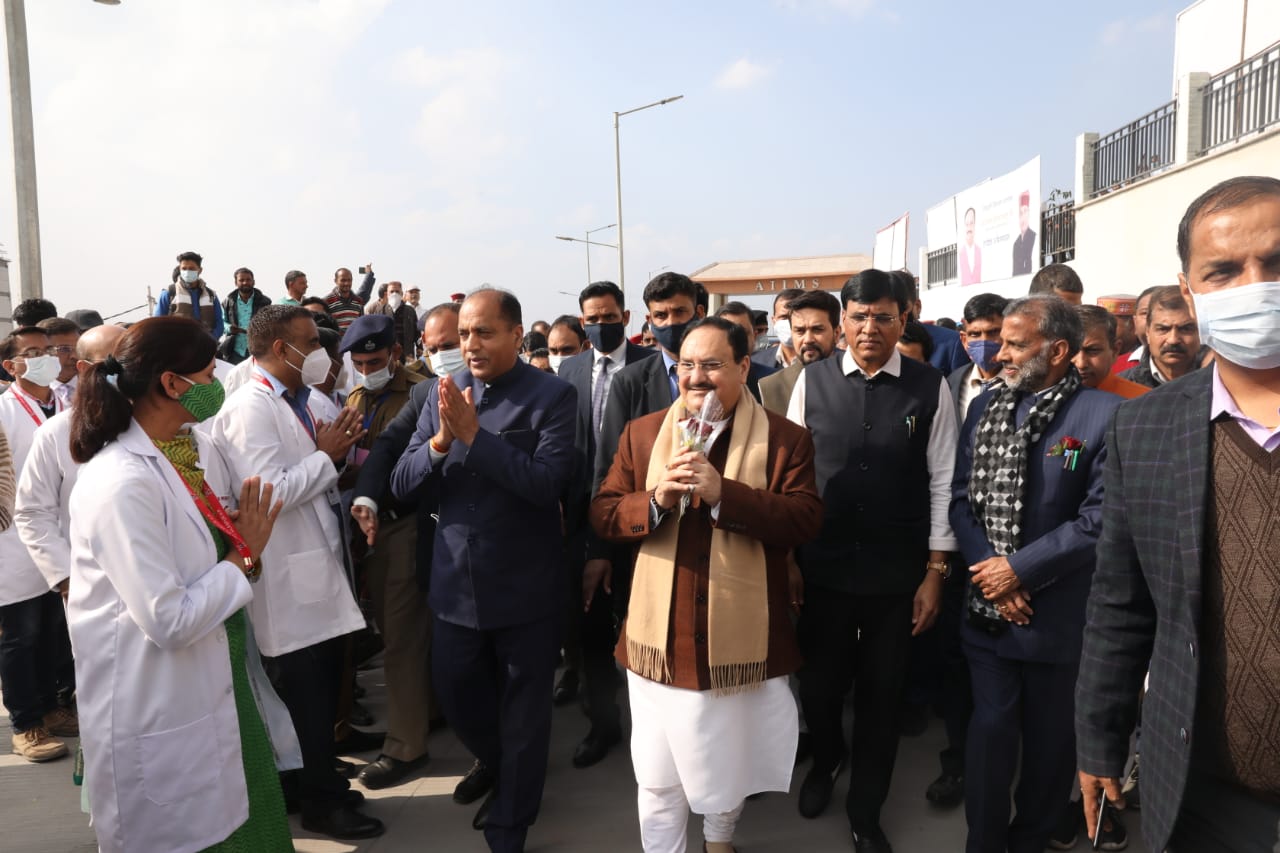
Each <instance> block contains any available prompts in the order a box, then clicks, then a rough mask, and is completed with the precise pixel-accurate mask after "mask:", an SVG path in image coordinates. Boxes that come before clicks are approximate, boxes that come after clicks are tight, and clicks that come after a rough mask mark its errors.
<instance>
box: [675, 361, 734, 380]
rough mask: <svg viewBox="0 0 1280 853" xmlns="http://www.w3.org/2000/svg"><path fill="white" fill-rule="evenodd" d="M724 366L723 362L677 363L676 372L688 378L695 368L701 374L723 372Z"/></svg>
mask: <svg viewBox="0 0 1280 853" xmlns="http://www.w3.org/2000/svg"><path fill="white" fill-rule="evenodd" d="M724 366H725V362H723V361H677V362H676V371H677V372H679V373H681V374H683V375H684V376H688V375H689V374H690V373H693V370H694V368H695V367H696V368H697V369H698V370H700V371H702V372H703V373H716V372H718V371H720V370H723V369H724Z"/></svg>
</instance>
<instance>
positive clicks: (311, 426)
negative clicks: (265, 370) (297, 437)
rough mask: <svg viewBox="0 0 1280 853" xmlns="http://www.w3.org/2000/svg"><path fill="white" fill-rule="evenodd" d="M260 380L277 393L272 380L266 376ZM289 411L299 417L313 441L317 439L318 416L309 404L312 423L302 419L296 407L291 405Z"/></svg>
mask: <svg viewBox="0 0 1280 853" xmlns="http://www.w3.org/2000/svg"><path fill="white" fill-rule="evenodd" d="M258 381H259V382H261V383H262V384H263V385H265V386H267V388H268V389H270V390H271V392H272V393H273V394H274V393H275V390H276V389H275V387H274V386H273V385H272V384H271V383H270V382H268V381H267V378H266V377H265V376H259V377H258ZM285 405H286V406H289V404H288V403H287V402H286V403H285ZM289 411H291V412H293V416H294V417H295V418H297V419H298V423H300V424H302V429H303V430H304V431H305V432H306V434H307V435H309V436H311V440H312V441H315V440H316V427H315V423H316V416H315V415H313V414H312V413H311V407H310V406H307V417H309V418H311V423H310V424H308V423H307V422H306V421H305V420H303V419H302V415H300V414H298V411H297V409H295V408H294V407H293V406H289Z"/></svg>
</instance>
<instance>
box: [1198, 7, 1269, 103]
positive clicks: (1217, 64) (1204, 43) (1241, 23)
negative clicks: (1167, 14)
mask: <svg viewBox="0 0 1280 853" xmlns="http://www.w3.org/2000/svg"><path fill="white" fill-rule="evenodd" d="M1247 8H1248V16H1247V18H1246V15H1245V10H1246V4H1245V0H1199V2H1197V3H1192V4H1191V5H1190V6H1188V7H1187V8H1185V9H1183V10H1182V11H1181V12H1179V13H1178V16H1177V24H1176V27H1175V34H1174V48H1173V94H1174V95H1177V93H1178V80H1180V79H1182V77H1184V76H1185V75H1187V74H1190V73H1192V72H1195V71H1205V72H1207V73H1209V74H1210V75H1214V74H1218V73H1219V72H1222V71H1225V70H1226V69H1228V68H1230V67H1231V66H1233V65H1237V64H1239V63H1241V62H1243V61H1244V60H1245V59H1247V58H1249V57H1250V56H1253V55H1254V54H1256V53H1260V52H1262V51H1263V50H1266V49H1267V48H1268V47H1270V46H1271V45H1273V44H1275V43H1276V42H1277V41H1280V3H1277V2H1275V0H1251V1H1250V2H1249V3H1248V4H1247Z"/></svg>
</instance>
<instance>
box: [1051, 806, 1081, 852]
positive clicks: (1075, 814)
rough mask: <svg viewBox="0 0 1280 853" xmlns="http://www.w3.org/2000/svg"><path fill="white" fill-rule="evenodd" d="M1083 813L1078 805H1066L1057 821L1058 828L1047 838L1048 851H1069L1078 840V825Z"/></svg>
mask: <svg viewBox="0 0 1280 853" xmlns="http://www.w3.org/2000/svg"><path fill="white" fill-rule="evenodd" d="M1083 820H1084V812H1083V811H1081V809H1080V804H1079V803H1067V810H1066V811H1065V812H1063V814H1062V817H1061V819H1059V821H1058V827H1057V828H1056V829H1055V830H1054V831H1053V834H1052V835H1050V836H1049V849H1050V850H1070V849H1071V848H1072V847H1075V846H1076V842H1077V841H1079V840H1080V824H1081V822H1082V821H1083Z"/></svg>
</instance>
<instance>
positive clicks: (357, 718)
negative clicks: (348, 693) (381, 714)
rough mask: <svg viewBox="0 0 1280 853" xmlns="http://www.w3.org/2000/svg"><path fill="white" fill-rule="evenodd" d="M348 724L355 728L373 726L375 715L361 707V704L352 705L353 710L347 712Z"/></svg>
mask: <svg viewBox="0 0 1280 853" xmlns="http://www.w3.org/2000/svg"><path fill="white" fill-rule="evenodd" d="M347 722H349V723H350V724H351V725H353V726H366V727H367V726H372V725H373V714H372V713H370V711H369V709H368V708H366V707H365V706H363V705H361V704H360V703H359V702H354V701H353V702H352V703H351V710H350V711H348V712H347Z"/></svg>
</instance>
